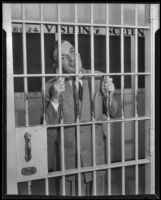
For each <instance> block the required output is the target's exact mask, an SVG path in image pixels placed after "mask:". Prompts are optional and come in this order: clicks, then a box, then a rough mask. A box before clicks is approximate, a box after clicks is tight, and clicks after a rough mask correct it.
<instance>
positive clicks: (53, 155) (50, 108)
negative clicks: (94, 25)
mask: <svg viewBox="0 0 161 200" xmlns="http://www.w3.org/2000/svg"><path fill="white" fill-rule="evenodd" d="M76 56H78V71H79V73H82V74H83V73H85V74H88V73H91V71H90V70H85V69H83V68H82V61H81V57H80V55H79V53H78V54H76V53H75V48H74V46H73V45H72V44H71V43H70V42H68V41H66V40H63V41H62V43H61V62H62V71H63V73H75V72H76ZM51 58H52V60H53V62H54V66H55V67H56V68H57V70H58V43H57V42H56V43H55V44H54V45H53V46H52V51H51ZM95 73H99V72H95ZM114 90H115V88H114V84H113V82H112V79H111V78H107V77H106V76H105V77H103V78H102V79H101V78H100V77H95V81H94V99H91V97H92V93H91V92H92V91H91V77H90V75H89V76H82V77H81V78H79V91H81V92H80V95H79V96H80V98H79V100H78V101H79V104H77V103H76V102H77V99H76V97H77V93H76V85H75V80H74V79H73V77H66V78H64V77H59V78H57V79H55V78H51V79H50V80H49V81H48V82H47V83H46V112H45V114H46V122H47V124H54V123H59V122H60V116H61V115H60V113H61V111H62V114H63V120H64V123H73V122H75V120H76V118H77V116H78V115H79V119H80V121H81V122H90V121H91V120H92V113H94V116H95V119H96V120H102V119H104V117H105V116H104V115H103V104H104V106H105V108H106V111H107V112H108V113H109V115H110V116H111V117H115V115H116V113H117V102H116V101H115V99H114V98H113V93H114ZM60 97H61V98H62V104H60ZM77 106H78V108H77ZM106 117H107V116H106ZM106 130H107V127H106V124H105V123H104V124H96V126H95V136H96V138H95V140H96V143H95V150H96V165H99V164H105V163H106V162H107V155H106V152H105V148H106V147H105V146H106V136H107V131H106ZM76 136H77V132H76V127H75V126H73V125H71V126H66V127H65V128H64V153H65V169H66V170H68V169H76V168H77V167H78V166H77V159H78V158H77V137H76ZM60 147H61V141H60V128H50V129H48V167H49V171H56V170H60V169H61V162H60V160H61V152H60V151H59V150H60V149H61V148H60ZM92 149H93V147H92V125H91V124H87V125H85V124H84V125H81V126H80V161H81V163H80V164H81V167H90V166H91V167H92V165H93V150H92ZM106 183H107V180H106V174H105V171H101V172H97V179H96V184H97V195H104V194H107V185H106ZM65 184H66V194H67V195H77V194H78V182H77V178H76V175H70V176H67V177H66V181H65ZM56 185H58V183H57V184H56ZM60 185H61V184H60ZM81 188H82V195H92V194H93V175H92V173H91V172H86V173H82V174H81ZM60 190H61V187H58V188H57V189H56V188H55V193H56V194H57V195H59V194H60Z"/></svg>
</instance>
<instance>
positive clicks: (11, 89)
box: [3, 4, 158, 194]
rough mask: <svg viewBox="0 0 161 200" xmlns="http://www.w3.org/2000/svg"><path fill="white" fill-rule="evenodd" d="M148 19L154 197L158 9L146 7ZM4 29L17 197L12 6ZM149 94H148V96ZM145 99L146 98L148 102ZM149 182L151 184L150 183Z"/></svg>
mask: <svg viewBox="0 0 161 200" xmlns="http://www.w3.org/2000/svg"><path fill="white" fill-rule="evenodd" d="M146 7H147V9H146V10H147V13H148V15H149V17H148V19H149V21H148V23H149V24H150V30H149V31H148V36H147V37H146V40H145V51H146V52H145V55H147V56H146V58H145V65H148V66H149V70H150V73H151V84H150V90H151V93H150V94H151V95H150V96H147V97H148V98H149V101H150V102H149V103H150V105H149V107H150V108H149V109H150V116H151V126H150V153H151V164H152V165H151V177H148V179H149V178H150V180H151V184H150V188H147V190H149V191H150V193H151V194H155V151H154V149H155V68H154V66H155V60H154V58H155V51H154V50H155V46H154V43H155V40H154V39H155V38H154V37H155V31H156V30H157V28H158V20H157V18H156V13H155V11H156V9H155V5H146ZM3 29H4V30H5V31H6V47H7V48H6V50H7V53H6V59H7V62H6V65H7V70H6V72H7V74H6V75H7V104H6V105H7V110H6V111H7V135H6V139H7V194H18V189H17V158H16V137H15V134H14V133H15V131H16V130H15V111H14V81H13V54H12V20H11V4H3ZM145 93H147V92H145ZM147 97H146V98H147ZM147 181H148V180H147Z"/></svg>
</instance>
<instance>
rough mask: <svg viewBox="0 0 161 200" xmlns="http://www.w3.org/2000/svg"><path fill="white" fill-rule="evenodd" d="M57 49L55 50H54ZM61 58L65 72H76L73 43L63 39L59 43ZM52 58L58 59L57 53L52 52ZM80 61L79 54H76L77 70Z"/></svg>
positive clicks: (80, 65)
mask: <svg viewBox="0 0 161 200" xmlns="http://www.w3.org/2000/svg"><path fill="white" fill-rule="evenodd" d="M56 51H57V50H56ZM61 52H62V54H61V59H62V69H63V71H64V72H66V73H75V72H76V59H75V48H74V47H73V45H72V44H71V43H70V42H68V41H64V42H63V43H62V44H61ZM54 58H56V59H58V53H57V52H54ZM81 67H82V63H81V59H80V55H79V54H78V71H80V70H81Z"/></svg>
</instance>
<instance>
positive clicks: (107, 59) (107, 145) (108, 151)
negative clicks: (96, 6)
mask: <svg viewBox="0 0 161 200" xmlns="http://www.w3.org/2000/svg"><path fill="white" fill-rule="evenodd" d="M108 24H109V6H108V4H106V74H107V75H110V74H111V73H110V60H109V59H110V56H109V26H108ZM107 119H108V120H110V116H109V113H108V110H107ZM110 141H111V129H110V123H109V122H108V123H107V142H106V152H107V162H108V165H110V163H111V142H110ZM108 195H111V169H108Z"/></svg>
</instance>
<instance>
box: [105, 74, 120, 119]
mask: <svg viewBox="0 0 161 200" xmlns="http://www.w3.org/2000/svg"><path fill="white" fill-rule="evenodd" d="M114 91H115V86H114V84H113V82H112V78H109V77H107V76H105V77H103V79H102V83H101V92H102V95H103V103H104V106H105V108H106V113H107V112H108V113H109V116H110V117H115V116H116V115H117V111H118V106H117V102H116V100H115V99H114V97H113V94H114Z"/></svg>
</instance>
